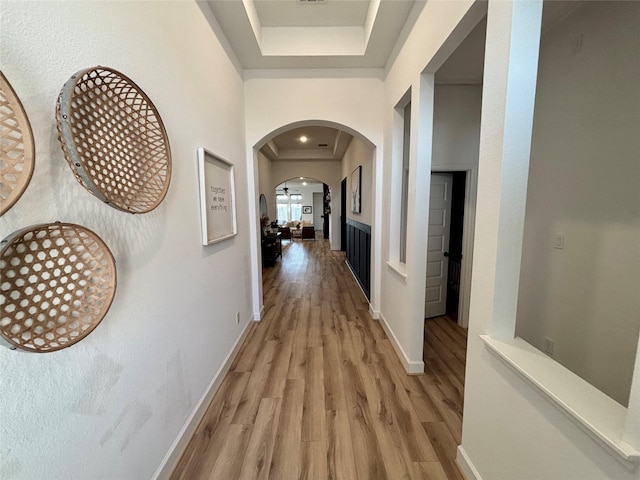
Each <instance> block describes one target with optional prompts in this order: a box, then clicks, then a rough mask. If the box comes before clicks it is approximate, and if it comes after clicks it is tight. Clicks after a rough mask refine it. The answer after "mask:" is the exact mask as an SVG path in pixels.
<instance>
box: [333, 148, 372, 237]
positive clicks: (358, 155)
mask: <svg viewBox="0 0 640 480" xmlns="http://www.w3.org/2000/svg"><path fill="white" fill-rule="evenodd" d="M358 166H362V178H361V179H360V195H361V199H360V208H361V212H360V213H354V212H352V211H351V197H350V192H351V174H352V173H353V171H354V170H355V169H356V168H357V167H358ZM345 177H346V178H347V218H350V219H352V220H355V221H356V222H360V223H364V224H366V225H371V223H372V221H373V188H374V186H375V185H374V184H373V149H372V148H371V147H369V146H368V145H366V144H365V143H364V142H363V141H362V140H360V139H359V138H356V137H354V138H353V140H351V143H350V144H349V148H347V151H346V152H345V154H344V157H343V159H342V178H345ZM339 192H340V190H339V189H338V190H337V191H336V195H338V193H339ZM338 196H339V195H338ZM338 215H339V214H338Z"/></svg>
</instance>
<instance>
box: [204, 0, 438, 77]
mask: <svg viewBox="0 0 640 480" xmlns="http://www.w3.org/2000/svg"><path fill="white" fill-rule="evenodd" d="M425 3H426V2H425V0H312V1H309V0H206V4H207V5H208V6H209V8H210V9H211V12H212V13H213V15H214V16H215V18H216V19H217V21H218V24H219V26H220V29H221V30H222V32H223V33H224V35H225V37H226V39H227V41H228V42H229V45H230V47H231V49H232V50H233V52H234V53H235V55H236V57H237V58H238V61H239V62H240V65H241V66H242V68H243V69H244V70H252V69H285V68H286V69H304V68H384V67H385V65H386V64H387V60H388V59H389V57H390V55H391V53H392V51H393V49H394V46H395V44H396V42H397V41H398V39H401V41H402V40H403V39H404V35H406V33H407V32H408V30H409V28H410V27H411V25H412V24H413V21H414V20H415V18H416V17H417V14H418V13H419V12H420V10H421V9H422V8H423V6H424V4H425Z"/></svg>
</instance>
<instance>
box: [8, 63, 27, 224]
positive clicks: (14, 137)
mask: <svg viewBox="0 0 640 480" xmlns="http://www.w3.org/2000/svg"><path fill="white" fill-rule="evenodd" d="M34 159H35V146H34V143H33V133H32V131H31V125H30V124H29V119H28V118H27V114H26V113H25V111H24V108H23V107H22V103H20V99H19V98H18V96H17V95H16V92H15V91H14V90H13V88H11V84H9V81H8V80H7V79H6V78H5V76H4V75H3V74H2V72H0V215H4V213H5V212H6V211H7V210H9V209H10V208H11V207H12V206H13V204H14V203H16V202H17V201H18V199H19V198H20V197H21V196H22V194H23V193H24V191H25V190H26V188H27V185H29V182H30V181H31V176H32V175H33V166H34Z"/></svg>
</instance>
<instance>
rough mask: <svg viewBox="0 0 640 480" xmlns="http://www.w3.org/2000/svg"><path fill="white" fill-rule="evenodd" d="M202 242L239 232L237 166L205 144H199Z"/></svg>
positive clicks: (211, 241)
mask: <svg viewBox="0 0 640 480" xmlns="http://www.w3.org/2000/svg"><path fill="white" fill-rule="evenodd" d="M198 177H199V184H200V218H201V224H202V245H212V244H214V243H218V242H222V241H223V240H227V239H229V238H231V237H233V236H235V235H237V234H238V226H237V219H236V192H235V179H234V166H233V164H232V163H230V162H228V161H226V160H224V159H223V158H220V157H219V156H217V155H215V154H214V153H212V152H210V151H209V150H207V149H205V148H204V147H199V148H198Z"/></svg>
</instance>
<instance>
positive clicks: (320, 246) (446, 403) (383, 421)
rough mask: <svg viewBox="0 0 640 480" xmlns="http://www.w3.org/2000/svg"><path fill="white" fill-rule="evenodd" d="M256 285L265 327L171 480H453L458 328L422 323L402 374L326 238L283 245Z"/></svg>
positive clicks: (462, 337)
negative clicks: (417, 357) (416, 350)
mask: <svg viewBox="0 0 640 480" xmlns="http://www.w3.org/2000/svg"><path fill="white" fill-rule="evenodd" d="M263 277H264V298H265V315H264V319H263V320H262V321H261V322H258V323H255V324H253V325H252V326H251V327H250V332H249V334H248V336H247V340H246V341H245V343H244V345H243V346H242V348H241V350H240V352H239V354H238V356H237V357H236V359H235V361H234V363H233V365H232V366H231V369H230V371H229V373H228V374H227V375H226V377H225V379H224V380H223V382H222V384H221V386H220V389H219V391H218V392H217V394H216V395H215V397H214V399H213V401H212V403H211V405H210V406H209V408H208V410H207V412H206V414H205V416H204V418H203V420H202V422H201V423H200V425H199V426H198V428H197V430H196V432H195V434H194V436H193V438H192V439H191V441H190V443H189V445H188V446H187V448H186V450H185V452H184V454H183V456H182V458H181V460H180V462H179V463H178V465H177V467H176V469H175V471H174V472H173V474H172V476H171V478H172V479H173V480H199V479H203V480H204V479H212V480H213V479H216V480H217V479H220V480H233V479H254V478H256V479H257V478H260V479H275V480H289V479H321V480H325V479H345V480H356V479H360V480H365V479H366V480H369V479H371V480H379V479H394V480H395V479H434V480H444V479H463V478H464V477H463V476H462V474H461V473H460V471H459V469H458V467H457V465H456V463H455V456H456V447H457V445H458V444H459V443H460V437H461V428H462V399H463V385H464V358H465V350H466V334H465V331H464V330H462V329H460V328H459V327H457V325H455V323H454V322H453V321H451V320H450V319H449V318H447V317H439V318H436V319H430V320H427V321H426V322H425V337H426V340H425V363H426V373H425V375H417V376H409V375H407V374H406V373H405V372H404V370H403V368H402V366H401V364H400V362H399V360H398V358H397V356H396V354H395V352H394V350H393V347H392V345H391V344H390V343H389V340H388V339H387V337H386V335H385V333H384V331H383V330H382V328H381V327H380V325H379V323H378V322H377V321H375V320H372V319H371V318H370V316H369V313H368V304H367V301H366V299H365V298H364V296H363V294H362V292H361V291H360V289H359V288H358V286H357V285H356V282H355V280H354V279H353V277H352V276H351V274H350V272H349V271H348V270H347V267H346V265H345V263H344V254H343V253H342V252H332V251H330V250H329V246H328V242H327V241H325V240H322V239H318V240H316V241H300V240H294V241H284V242H283V257H282V259H281V260H278V261H277V263H276V266H275V267H271V268H267V269H265V270H263Z"/></svg>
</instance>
